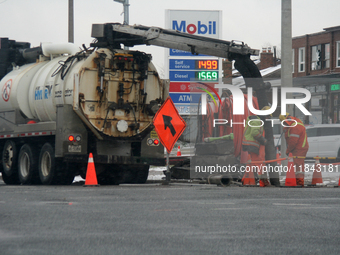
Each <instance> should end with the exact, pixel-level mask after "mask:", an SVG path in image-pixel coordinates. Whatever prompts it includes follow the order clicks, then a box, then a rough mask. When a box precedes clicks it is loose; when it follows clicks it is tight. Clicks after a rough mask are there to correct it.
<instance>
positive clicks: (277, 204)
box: [273, 203, 312, 206]
mask: <svg viewBox="0 0 340 255" xmlns="http://www.w3.org/2000/svg"><path fill="white" fill-rule="evenodd" d="M273 205H292V206H300V205H302V206H310V205H312V204H281V203H273Z"/></svg>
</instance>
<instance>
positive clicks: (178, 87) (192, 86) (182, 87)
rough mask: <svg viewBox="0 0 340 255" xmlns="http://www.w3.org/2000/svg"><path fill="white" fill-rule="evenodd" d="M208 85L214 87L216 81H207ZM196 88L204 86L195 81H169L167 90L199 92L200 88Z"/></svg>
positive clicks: (200, 91)
mask: <svg viewBox="0 0 340 255" xmlns="http://www.w3.org/2000/svg"><path fill="white" fill-rule="evenodd" d="M208 84H209V85H210V86H212V87H215V84H216V83H208ZM198 88H206V86H204V85H202V84H200V83H195V82H170V88H169V92H199V93H202V90H200V89H198ZM216 91H218V89H216Z"/></svg>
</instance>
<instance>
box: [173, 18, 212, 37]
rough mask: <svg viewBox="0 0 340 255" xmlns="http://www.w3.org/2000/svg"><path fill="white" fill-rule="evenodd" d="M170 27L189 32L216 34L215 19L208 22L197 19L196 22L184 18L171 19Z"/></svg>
mask: <svg viewBox="0 0 340 255" xmlns="http://www.w3.org/2000/svg"><path fill="white" fill-rule="evenodd" d="M172 29H173V30H178V31H181V32H184V33H189V34H196V33H197V34H201V35H204V34H210V35H215V34H216V21H208V23H203V22H202V21H197V23H189V22H187V21H185V20H181V21H178V20H173V21H172Z"/></svg>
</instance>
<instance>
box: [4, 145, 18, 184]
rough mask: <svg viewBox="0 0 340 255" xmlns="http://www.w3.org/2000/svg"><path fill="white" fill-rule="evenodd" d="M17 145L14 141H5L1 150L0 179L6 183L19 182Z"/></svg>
mask: <svg viewBox="0 0 340 255" xmlns="http://www.w3.org/2000/svg"><path fill="white" fill-rule="evenodd" d="M17 149H18V146H17V145H16V144H15V142H14V141H12V140H8V141H6V143H5V145H4V148H3V151H2V159H1V161H2V179H3V181H4V182H5V183H6V184H9V185H13V184H19V183H20V181H19V176H18V151H17Z"/></svg>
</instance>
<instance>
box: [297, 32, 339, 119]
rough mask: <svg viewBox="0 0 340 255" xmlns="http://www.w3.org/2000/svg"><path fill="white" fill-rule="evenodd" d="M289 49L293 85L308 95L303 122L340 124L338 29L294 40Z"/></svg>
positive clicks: (298, 37)
mask: <svg viewBox="0 0 340 255" xmlns="http://www.w3.org/2000/svg"><path fill="white" fill-rule="evenodd" d="M292 46H293V49H292V55H293V63H292V65H293V66H292V67H293V84H294V86H295V87H303V88H306V89H308V90H309V91H310V92H311V94H312V99H311V100H310V102H309V103H308V105H306V108H307V109H308V110H309V111H310V112H311V113H312V116H311V117H309V118H305V119H304V120H305V122H306V123H310V124H320V123H340V26H336V27H329V28H325V29H324V31H322V32H318V33H313V34H307V35H303V36H297V37H294V38H293V41H292ZM295 114H296V115H299V113H295Z"/></svg>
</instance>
